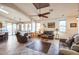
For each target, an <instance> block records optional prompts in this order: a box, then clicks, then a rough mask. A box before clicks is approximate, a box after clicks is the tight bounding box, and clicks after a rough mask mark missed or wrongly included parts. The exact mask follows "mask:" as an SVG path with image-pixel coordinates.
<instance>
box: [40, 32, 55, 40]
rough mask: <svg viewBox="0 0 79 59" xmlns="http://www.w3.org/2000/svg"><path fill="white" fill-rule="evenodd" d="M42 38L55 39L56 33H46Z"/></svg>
mask: <svg viewBox="0 0 79 59" xmlns="http://www.w3.org/2000/svg"><path fill="white" fill-rule="evenodd" d="M40 36H41V37H42V38H47V39H53V38H54V32H53V31H44V32H43V33H42V34H41V35H40Z"/></svg>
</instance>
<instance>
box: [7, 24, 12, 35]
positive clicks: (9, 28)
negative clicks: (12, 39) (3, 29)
mask: <svg viewBox="0 0 79 59" xmlns="http://www.w3.org/2000/svg"><path fill="white" fill-rule="evenodd" d="M7 31H8V34H9V35H12V23H7Z"/></svg>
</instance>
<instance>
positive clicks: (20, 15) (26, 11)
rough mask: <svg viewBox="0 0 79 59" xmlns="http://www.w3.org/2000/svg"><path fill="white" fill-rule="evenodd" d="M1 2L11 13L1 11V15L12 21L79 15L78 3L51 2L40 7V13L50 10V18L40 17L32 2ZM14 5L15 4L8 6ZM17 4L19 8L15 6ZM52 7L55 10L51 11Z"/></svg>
mask: <svg viewBox="0 0 79 59" xmlns="http://www.w3.org/2000/svg"><path fill="white" fill-rule="evenodd" d="M5 5H6V4H0V6H4V9H5V10H6V11H8V12H9V14H8V15H7V14H4V13H2V12H0V15H3V16H4V17H7V18H9V19H11V20H12V21H19V19H21V20H20V21H22V22H29V21H31V20H37V21H38V20H49V19H51V20H53V19H55V18H59V17H67V16H75V15H78V13H79V12H78V10H79V4H77V3H69V4H68V3H50V6H49V7H46V8H42V9H40V11H41V12H40V13H45V12H50V15H47V16H49V17H48V18H43V17H42V18H39V17H38V16H36V15H38V13H39V10H37V9H36V8H35V6H34V5H33V4H32V3H15V4H7V5H6V6H5ZM8 5H13V6H8ZM14 6H16V7H17V8H13V7H14ZM50 9H52V10H53V11H50ZM63 15H64V16H63Z"/></svg>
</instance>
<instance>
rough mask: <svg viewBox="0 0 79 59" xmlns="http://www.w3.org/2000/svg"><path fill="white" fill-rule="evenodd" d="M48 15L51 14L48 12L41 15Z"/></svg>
mask: <svg viewBox="0 0 79 59" xmlns="http://www.w3.org/2000/svg"><path fill="white" fill-rule="evenodd" d="M47 14H50V12H46V13H43V14H41V15H47Z"/></svg>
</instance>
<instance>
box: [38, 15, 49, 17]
mask: <svg viewBox="0 0 79 59" xmlns="http://www.w3.org/2000/svg"><path fill="white" fill-rule="evenodd" d="M39 17H44V18H48V17H47V16H44V15H41V16H39Z"/></svg>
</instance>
